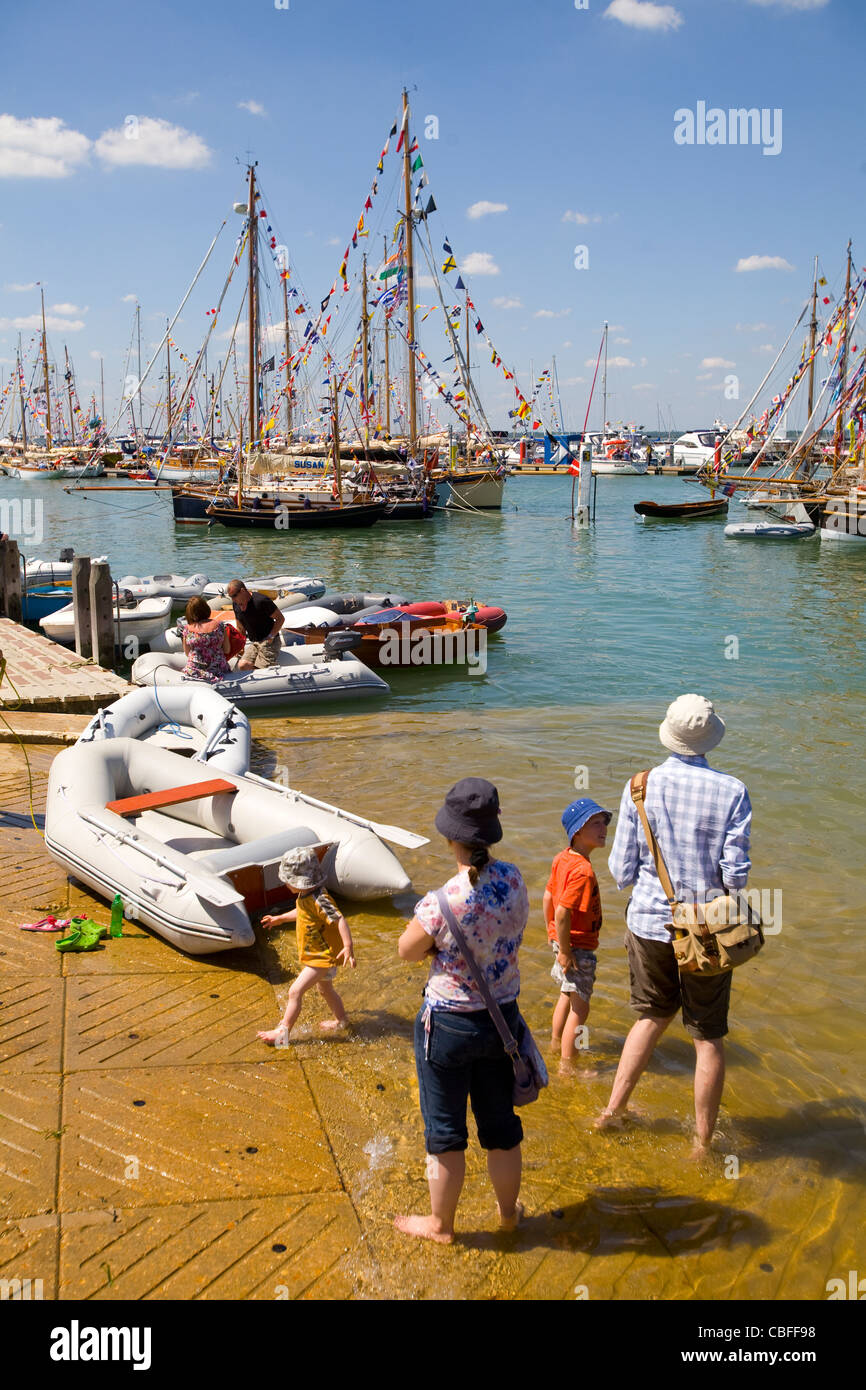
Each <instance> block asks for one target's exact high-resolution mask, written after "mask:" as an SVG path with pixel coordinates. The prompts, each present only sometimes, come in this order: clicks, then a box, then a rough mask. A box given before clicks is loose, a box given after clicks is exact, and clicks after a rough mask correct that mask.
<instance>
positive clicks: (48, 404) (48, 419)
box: [39, 286, 51, 450]
mask: <svg viewBox="0 0 866 1390" xmlns="http://www.w3.org/2000/svg"><path fill="white" fill-rule="evenodd" d="M39 293H40V294H41V296H42V378H43V381H44V382H45V447H46V448H47V449H49V450H50V449H51V392H50V390H49V389H48V340H47V338H46V335H45V291H44V289H42V288H41V286H40V290H39Z"/></svg>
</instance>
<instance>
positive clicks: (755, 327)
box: [735, 323, 770, 333]
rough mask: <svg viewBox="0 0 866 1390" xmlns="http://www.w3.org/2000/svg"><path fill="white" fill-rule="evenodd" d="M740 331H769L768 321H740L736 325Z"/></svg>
mask: <svg viewBox="0 0 866 1390" xmlns="http://www.w3.org/2000/svg"><path fill="white" fill-rule="evenodd" d="M735 327H736V330H737V332H738V333H769V332H770V325H769V324H768V323H738V324H736V325H735Z"/></svg>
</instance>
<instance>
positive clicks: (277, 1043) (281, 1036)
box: [256, 1028, 289, 1047]
mask: <svg viewBox="0 0 866 1390" xmlns="http://www.w3.org/2000/svg"><path fill="white" fill-rule="evenodd" d="M256 1037H257V1038H258V1039H259V1041H260V1042H263V1043H267V1045H268V1047H285V1046H286V1044H287V1042H288V1041H289V1034H288V1031H287V1029H285V1028H268V1029H266V1030H265V1031H264V1032H261V1033H256Z"/></svg>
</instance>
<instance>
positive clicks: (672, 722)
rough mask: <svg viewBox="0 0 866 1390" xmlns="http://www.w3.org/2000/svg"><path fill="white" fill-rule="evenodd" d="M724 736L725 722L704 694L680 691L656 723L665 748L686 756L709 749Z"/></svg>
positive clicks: (693, 755) (706, 751)
mask: <svg viewBox="0 0 866 1390" xmlns="http://www.w3.org/2000/svg"><path fill="white" fill-rule="evenodd" d="M724 737H725V725H724V722H723V720H721V719H720V718H719V716H718V715H717V714H716V712H715V710H714V709H713V705H712V701H711V700H708V699H707V698H706V696H704V695H680V696H679V698H678V699H676V700H674V702H673V704H672V705H669V706H668V712H667V714H666V715H665V717H664V719H663V720H662V722H661V724H660V725H659V738H660V739H661V741H662V743H663V744H664V746H665V748H670V750H671V752H672V753H681V754H682V755H683V756H684V757H687V758H689V757H695V756H697V755H698V754H701V753H708V752H709V751H710V749H711V748H715V746H716V744H717V743H721V741H722V739H723V738H724Z"/></svg>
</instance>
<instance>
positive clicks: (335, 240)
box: [325, 236, 340, 246]
mask: <svg viewBox="0 0 866 1390" xmlns="http://www.w3.org/2000/svg"><path fill="white" fill-rule="evenodd" d="M325 245H326V246H339V245H340V238H339V237H338V236H329V237H328V240H327V241H326V242H325Z"/></svg>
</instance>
